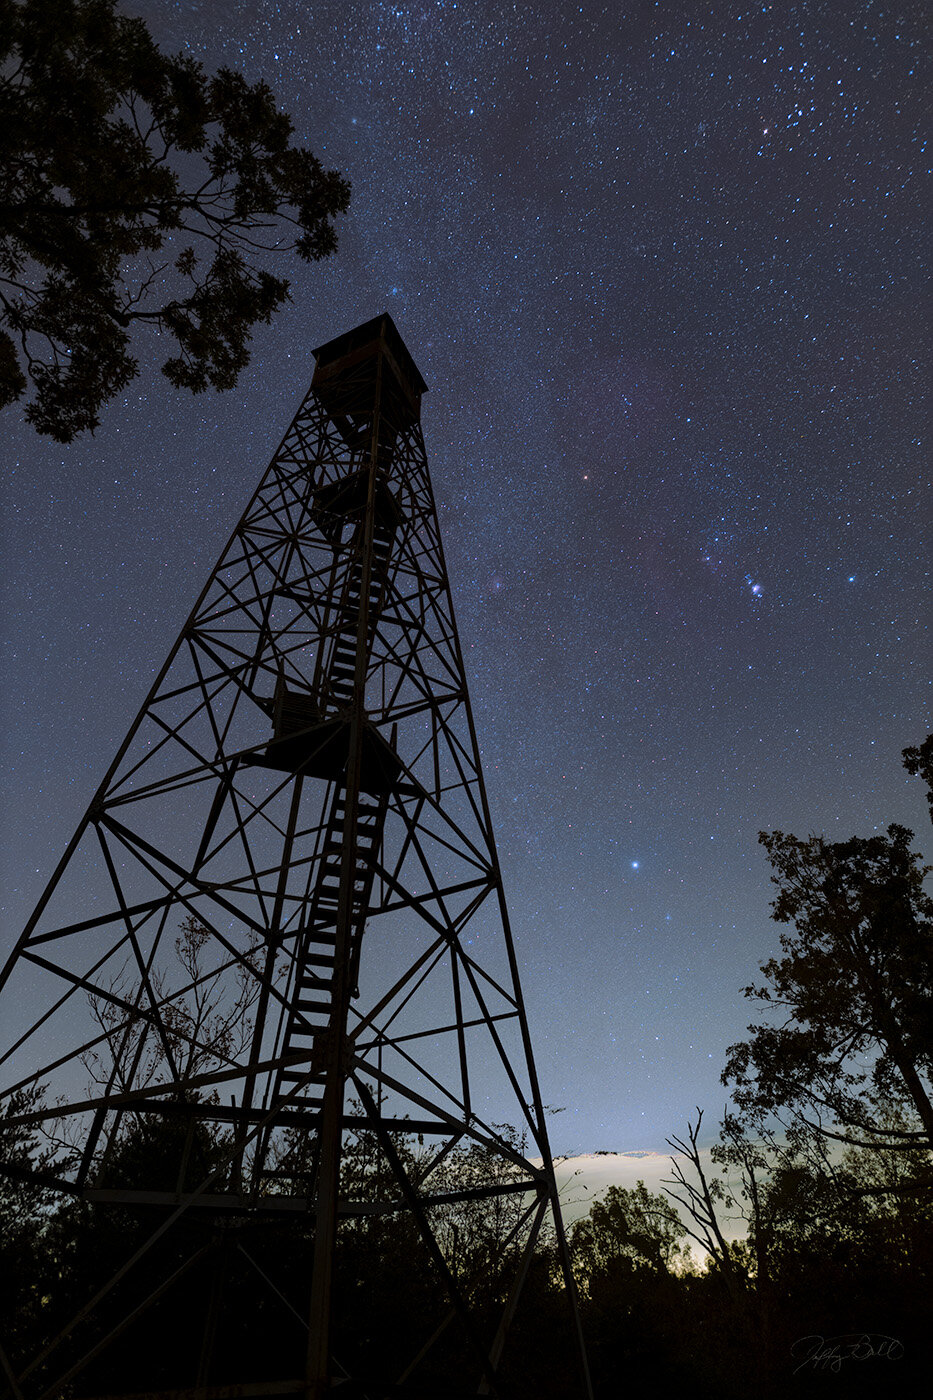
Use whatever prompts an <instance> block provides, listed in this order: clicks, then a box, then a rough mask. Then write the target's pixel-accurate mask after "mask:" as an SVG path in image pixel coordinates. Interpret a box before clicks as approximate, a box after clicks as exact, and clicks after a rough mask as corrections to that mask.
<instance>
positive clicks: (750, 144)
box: [0, 0, 931, 1152]
mask: <svg viewBox="0 0 933 1400" xmlns="http://www.w3.org/2000/svg"><path fill="white" fill-rule="evenodd" d="M124 8H125V10H126V11H127V12H128V13H133V14H139V15H142V16H143V17H144V18H145V19H146V21H147V23H148V24H149V26H150V28H151V30H152V32H153V34H154V35H155V37H156V39H157V40H158V42H159V43H160V44H161V45H162V46H163V47H164V48H167V49H169V50H172V51H176V50H178V49H181V48H187V49H188V50H189V51H190V52H191V53H193V54H194V56H195V57H197V58H198V59H200V60H201V61H202V62H203V63H204V65H205V67H206V68H207V69H209V70H213V69H215V68H217V67H219V66H221V65H224V64H226V65H230V66H234V67H238V68H241V69H242V70H243V71H244V72H245V74H246V75H247V76H248V77H250V78H258V77H262V78H265V79H266V80H267V81H268V82H269V83H270V84H271V85H272V87H273V88H274V91H275V92H276V95H277V96H278V98H279V99H280V101H281V102H282V104H283V105H284V106H285V108H286V109H287V110H288V111H289V112H290V113H291V114H292V116H293V118H294V120H295V124H296V131H297V135H298V136H299V137H300V138H302V139H304V140H307V142H308V143H309V144H310V145H311V147H312V149H313V150H315V152H316V153H317V154H318V155H320V156H321V157H322V159H323V160H324V161H325V163H326V164H328V165H331V166H335V167H337V168H339V169H341V170H343V171H344V172H345V173H346V174H347V175H348V176H349V177H350V179H351V181H352V184H353V199H352V206H351V212H350V214H349V215H348V216H347V218H346V219H344V220H342V221H341V233H340V236H341V246H340V251H339V253H338V255H337V256H336V257H335V258H334V259H332V260H330V261H329V262H328V263H325V264H320V265H318V266H316V267H311V268H306V267H303V266H301V265H300V264H293V265H292V266H291V267H290V268H289V275H293V282H292V293H293V302H292V304H291V306H290V307H289V308H288V309H287V311H286V312H285V313H284V314H282V315H281V316H280V317H279V318H278V320H277V321H276V322H275V324H274V326H273V327H271V328H268V329H266V328H263V329H262V331H261V333H259V334H257V336H256V338H255V353H254V357H253V362H252V364H251V366H250V367H249V369H248V370H247V371H246V372H245V373H244V375H243V376H242V379H241V381H240V384H239V386H238V387H237V388H236V389H235V390H234V391H232V392H231V393H229V394H226V395H223V396H217V395H213V394H211V395H210V396H203V397H200V398H198V399H192V398H191V397H190V396H187V395H182V394H180V393H178V392H177V391H175V390H173V389H172V388H171V387H170V386H169V385H168V383H167V381H165V380H164V379H163V378H162V376H161V375H160V374H159V372H158V366H159V364H160V363H161V361H162V360H163V359H164V358H165V357H166V353H167V352H166V350H165V347H164V346H160V345H159V344H158V342H157V341H155V340H152V341H149V342H146V341H142V342H140V345H139V352H140V361H141V365H142V372H141V375H140V377H139V379H137V380H136V381H135V382H134V383H133V384H132V385H131V386H130V389H129V391H128V393H127V395H126V397H125V398H124V399H122V400H121V401H118V402H117V403H115V404H114V405H112V406H111V407H110V408H109V409H107V410H106V411H105V417H104V421H103V424H102V426H101V428H100V429H99V431H98V432H97V434H96V436H95V437H94V438H90V437H85V438H83V439H81V440H80V441H78V442H77V443H75V444H73V445H71V446H70V447H67V448H62V447H60V446H57V445H56V444H54V443H52V442H50V441H48V440H39V439H36V438H35V437H34V436H33V435H32V434H31V432H30V431H28V430H27V429H25V428H24V427H23V425H22V423H21V421H20V420H19V419H18V418H17V416H16V414H15V413H13V414H11V413H9V412H8V413H7V414H5V415H4V429H5V432H4V443H5V447H4V462H5V473H4V504H3V512H2V521H3V531H4V536H5V541H4V543H5V556H4V557H5V563H4V565H3V571H2V586H3V613H4V625H3V649H4V660H3V669H4V674H5V685H4V697H3V712H2V716H0V719H2V727H3V765H2V771H3V805H4V808H5V811H4V814H3V815H4V827H5V831H6V833H7V835H6V840H5V849H4V895H3V919H4V929H5V932H4V934H3V938H4V941H5V942H6V943H7V944H8V943H9V942H12V940H13V938H14V937H15V935H16V934H17V933H18V931H19V928H20V927H21V925H22V923H23V922H24V920H25V917H26V915H27V914H28V912H29V909H30V908H31V907H32V904H33V903H34V901H35V899H36V897H37V896H38V894H39V893H40V891H41V888H42V886H43V884H44V882H45V879H46V878H47V876H48V874H49V873H50V871H51V868H52V867H53V865H54V863H55V862H56V861H57V859H58V857H59V855H60V854H61V851H62V849H63V847H64V845H65V843H66V841H67V839H68V837H69V836H70V834H71V831H72V830H73V828H74V826H75V824H76V823H77V821H78V819H79V817H80V815H81V813H82V812H83V811H84V808H85V806H86V804H87V802H88V800H89V799H90V797H91V795H92V793H93V790H94V789H95V788H96V786H97V783H98V782H99V780H100V778H101V776H102V774H103V772H104V770H105V768H106V766H107V764H108V763H109V761H110V759H111V757H112V755H113V753H114V751H115V749H116V747H117V744H118V743H119V741H120V740H121V738H122V736H123V734H124V732H125V730H126V728H127V727H128V725H129V723H130V721H131V719H132V717H133V715H134V714H135V712H136V710H137V709H138V707H139V705H140V704H141V702H142V700H143V698H144V695H145V692H146V691H147V689H148V687H149V685H150V683H151V680H152V678H153V676H154V673H155V671H156V670H157V669H158V666H159V665H160V664H161V661H162V660H163V658H164V655H165V653H166V651H167V650H168V648H169V646H170V644H171V642H172V641H173V640H174V637H175V635H176V633H177V631H178V629H179V628H180V626H181V625H182V623H183V621H184V619H185V616H186V615H187V612H188V610H189V608H190V606H191V603H192V602H193V599H194V597H195V595H196V593H197V592H198V591H199V589H200V587H201V585H202V584H203V582H204V580H205V578H206V576H207V574H208V572H209V571H210V569H211V568H212V566H213V563H214V561H215V559H216V557H217V555H218V553H219V551H220V548H221V546H222V544H223V543H224V542H225V540H226V537H227V535H228V533H229V531H230V529H231V528H232V526H233V524H234V523H235V521H236V519H237V518H238V516H239V514H240V512H241V510H242V508H243V506H244V505H245V503H246V501H247V499H248V497H249V496H250V495H251V493H252V491H253V489H254V488H255V485H256V483H257V482H258V480H259V477H260V474H261V472H262V471H263V469H264V468H265V466H266V464H267V462H268V459H269V457H270V456H271V454H272V452H273V450H274V448H275V446H276V445H277V443H278V441H279V439H280V438H281V436H282V434H283V432H284V430H285V428H286V427H287V425H288V423H289V421H290V419H291V417H292V415H293V413H294V411H295V410H296V408H297V407H298V404H299V402H300V400H301V398H302V396H303V394H304V392H305V391H306V389H307V386H308V383H309V380H310V376H311V372H312V368H313V359H312V356H311V347H312V346H314V345H318V344H320V343H321V342H322V341H324V340H326V339H328V338H330V337H331V336H333V335H336V334H339V333H340V332H341V331H343V330H346V329H349V328H350V327H352V326H354V325H356V324H357V323H358V322H360V321H362V320H365V319H367V318H369V317H370V316H373V315H375V314H377V313H378V312H380V311H382V310H389V311H390V312H391V313H392V316H393V317H394V319H395V321H396V323H397V325H398V326H399V329H400V330H401V332H402V335H403V336H404V338H405V340H406V342H407V344H408V346H409V349H410V350H411V352H412V354H413V355H414V358H415V360H416V362H417V364H418V366H419V368H420V370H421V372H422V373H423V375H424V377H425V379H426V380H427V382H428V384H429V386H430V393H429V394H428V395H427V397H426V399H425V405H424V413H423V423H424V431H425V438H426V442H427V447H428V457H429V461H430V463H431V470H432V475H433V480H434V487H435V492H436V494H437V497H438V501H439V504H440V507H441V511H442V529H443V531H444V538H445V544H446V550H447V557H448V565H449V569H450V575H451V580H452V584H453V588H454V597H455V602H456V606H457V609H458V622H459V627H460V634H461V640H462V643H463V646H464V651H465V655H466V659H467V665H468V669H469V673H470V681H471V686H472V698H473V704H474V709H475V713H476V720H477V726H478V730H479V738H480V744H481V748H482V753H483V758H484V762H485V773H486V779H487V784H488V787H489V791H490V800H491V805H492V810H493V817H494V821H495V822H496V828H497V836H498V841H499V849H500V857H501V860H502V865H503V870H504V875H505V880H506V888H507V893H508V895H509V899H510V905H511V910H512V916H513V922H514V927H515V936H516V943H517V947H518V953H519V957H520V962H521V966H522V975H523V983H524V990H525V997H526V1003H527V1008H528V1013H529V1018H530V1021H531V1028H532V1035H533V1038H534V1042H535V1047H536V1054H537V1062H538V1069H539V1074H540V1077H541V1080H542V1090H543V1094H544V1098H545V1101H546V1102H547V1103H548V1104H550V1105H552V1106H553V1107H555V1108H563V1109H564V1110H565V1111H564V1112H562V1113H561V1114H560V1115H559V1116H557V1117H555V1118H554V1119H553V1120H552V1127H551V1131H552V1145H553V1146H554V1148H555V1150H557V1151H560V1152H574V1151H594V1150H597V1149H611V1150H635V1149H644V1150H650V1149H658V1148H663V1144H664V1139H665V1137H666V1136H667V1134H668V1133H670V1132H682V1130H683V1126H684V1123H685V1120H686V1116H687V1115H688V1113H692V1112H693V1109H694V1105H696V1104H699V1105H701V1106H704V1107H705V1108H706V1109H707V1116H708V1121H710V1123H711V1126H712V1124H713V1123H714V1122H715V1120H716V1118H717V1116H718V1114H719V1113H720V1111H721V1109H722V1105H723V1102H724V1099H725V1090H724V1089H723V1088H722V1086H721V1085H720V1084H719V1073H720V1070H721V1067H722V1063H723V1059H724V1050H725V1047H726V1046H727V1045H728V1044H730V1043H731V1042H733V1041H735V1040H736V1039H739V1038H741V1036H742V1034H743V1030H744V1026H745V1024H746V1022H747V1020H748V1018H749V1010H750V1008H749V1007H747V1006H746V1004H745V1003H743V1001H742V998H741V994H740V989H741V987H742V986H743V985H745V984H746V983H747V982H749V981H751V980H752V979H753V978H754V977H755V975H756V973H757V968H758V964H759V962H760V961H762V960H763V959H764V958H765V957H767V956H769V955H770V953H771V952H772V951H774V950H775V949H776V947H777V941H778V933H779V930H778V927H777V926H776V925H774V924H772V923H770V922H769V918H768V900H769V897H770V894H769V884H768V867H767V862H766V860H765V857H764V854H763V852H762V851H761V850H760V848H759V847H758V846H757V844H756V836H757V832H758V830H759V828H761V827H765V826H779V827H781V828H783V829H785V830H791V831H794V832H796V833H797V834H799V835H804V834H806V833H807V832H808V831H811V830H816V831H821V830H822V831H825V832H826V833H827V834H828V835H829V836H830V837H833V838H837V839H843V838H845V837H847V836H850V835H852V834H854V833H860V834H869V833H870V832H872V831H873V830H876V829H879V828H880V827H882V826H883V825H884V824H885V823H886V822H888V821H891V820H897V821H902V822H905V823H906V824H907V825H910V826H913V828H914V829H915V830H916V831H917V832H918V833H921V835H922V838H923V839H924V840H925V842H926V845H927V848H928V849H929V840H928V828H927V830H926V834H925V835H924V828H925V827H926V817H925V814H924V804H923V794H922V791H921V788H920V785H919V784H918V783H917V782H916V780H912V779H910V778H908V777H907V775H906V774H905V773H904V772H903V770H902V769H901V767H900V750H901V749H902V748H903V747H904V745H906V744H908V743H918V742H919V741H920V740H921V739H922V738H923V736H924V735H925V734H926V733H927V732H928V729H929V728H930V720H931V717H930V713H929V702H930V675H931V671H930V664H929V663H930V659H931V657H930V649H929V643H928V638H927V632H926V629H925V620H926V617H927V616H928V607H929V595H928V591H927V567H928V564H929V554H928V548H927V541H928V539H929V514H928V504H929V498H928V497H927V496H926V495H925V489H926V481H925V475H924V457H923V450H922V447H921V437H922V430H923V428H924V421H923V413H922V407H921V387H922V369H923V340H922V322H923V316H922V276H921V270H922V268H923V265H924V261H925V259H924V254H925V251H926V250H925V246H924V244H925V237H924V221H923V202H922V195H921V179H922V174H923V171H924V154H923V140H922V133H921V113H922V102H923V93H924V87H925V86H926V90H927V91H928V90H929V86H928V79H927V83H926V85H925V84H924V74H923V70H922V57H921V55H922V27H921V25H922V11H923V8H924V7H923V6H922V5H921V4H919V3H916V4H914V3H911V2H910V0H908V2H907V3H905V4H903V5H901V6H899V7H898V8H896V9H892V8H891V7H890V6H889V5H887V4H877V3H871V0H862V2H861V3H857V2H856V0H852V3H846V0H830V2H829V3H816V0H814V2H813V3H807V4H793V3H789V4H774V5H761V4H756V5H742V4H733V3H718V4H715V5H709V4H707V5H702V4H696V5H693V4H672V3H656V4H652V3H638V4H631V5H619V4H610V5H604V4H597V3H590V2H589V0H588V2H587V3H584V4H580V5H569V6H566V7H565V6H559V5H557V4H556V3H555V4H551V3H544V0H536V3H515V4H511V3H503V2H502V0H457V3H452V0H424V2H423V3H407V0H397V3H394V4H382V3H357V0H318V3H313V4H312V3H299V2H298V0H282V3H278V4H274V3H269V0H251V3H248V4H247V3H241V2H240V0H188V2H187V3H170V0H132V3H127V4H126V5H125V6H124ZM925 512H926V519H925V518H924V516H925Z"/></svg>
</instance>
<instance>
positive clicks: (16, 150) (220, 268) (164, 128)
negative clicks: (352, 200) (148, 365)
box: [0, 0, 350, 442]
mask: <svg viewBox="0 0 933 1400" xmlns="http://www.w3.org/2000/svg"><path fill="white" fill-rule="evenodd" d="M115 3H116V0H58V3H56V4H54V5H50V4H48V3H47V0H0V133H2V134H0V407H6V406H8V405H9V404H11V403H13V402H15V401H16V400H18V399H21V398H22V397H23V395H24V394H26V392H27V390H28V389H29V387H30V382H31V384H32V387H33V389H34V395H33V397H32V399H31V401H30V402H29V404H28V405H27V407H26V417H27V419H28V420H29V421H30V422H31V423H32V424H33V426H34V427H35V428H36V429H37V430H38V431H39V432H40V433H46V434H49V435H50V436H52V437H53V438H55V439H56V440H58V441H59V442H69V441H71V440H72V439H73V438H74V437H75V435H76V434H77V433H79V432H82V431H84V430H86V429H91V430H93V429H94V428H95V427H96V426H97V424H98V422H99V421H100V410H101V408H102V406H103V405H104V404H105V403H106V402H107V401H108V400H109V399H112V398H113V397H114V396H115V395H116V394H118V393H119V392H120V391H121V390H122V389H124V388H125V387H126V385H127V384H128V383H129V382H130V381H131V380H132V379H133V378H134V376H135V375H136V373H137V372H138V365H137V361H136V359H135V358H134V356H133V354H132V353H131V331H132V330H133V327H134V325H135V324H136V323H139V322H143V323H147V324H149V325H151V326H154V327H156V328H157V329H158V330H159V331H161V332H163V333H164V334H166V335H168V336H170V337H171V339H172V340H173V341H174V343H175V353H174V354H172V355H171V356H170V357H169V358H168V359H167V360H166V361H165V363H164V365H163V366H162V372H163V374H165V375H166V376H167V378H168V379H169V380H170V381H171V382H172V383H173V384H175V385H176V386H178V387H181V388H186V389H190V390H191V391H192V392H194V393H199V392H200V391H202V390H204V389H206V388H208V387H212V388H214V389H218V390H221V389H229V388H231V387H232V386H233V385H234V384H235V383H236V380H237V376H238V374H239V372H240V371H241V370H242V369H243V367H244V366H245V365H246V364H247V363H248V362H249V348H248V347H249V341H250V336H251V332H252V328H253V326H255V325H256V324H257V323H259V322H268V321H269V320H270V319H271V317H272V315H273V313H274V312H275V311H276V310H277V309H278V308H279V307H281V305H282V303H283V302H284V301H285V300H286V298H287V296H288V285H289V284H288V282H287V281H286V280H285V279H284V278H282V277H280V276H277V275H274V274H273V273H272V272H270V271H269V270H268V268H267V267H266V266H265V264H266V262H267V261H268V255H270V254H279V253H283V252H286V251H288V250H292V251H294V252H295V253H296V254H297V255H298V257H299V258H302V259H303V260H304V261H306V262H310V261H315V260H317V259H320V258H324V257H327V256H328V255H329V254H330V253H332V252H334V250H335V249H336V246H337V240H336V233H335V230H334V225H333V222H332V221H333V219H334V216H335V215H337V214H339V213H341V212H343V211H344V210H345V209H346V208H347V204H348V201H349V195H350V187H349V184H348V183H347V181H346V180H345V179H344V177H343V176H342V175H341V174H339V172H337V171H334V170H325V169H324V168H323V166H322V165H321V162H320V161H319V160H318V159H317V157H316V156H314V155H313V154H312V152H311V151H310V150H307V149H304V148H302V147H298V146H293V145H292V144H291V136H292V131H293V127H292V122H291V120H290V118H289V117H288V115H287V114H285V113H284V112H281V111H279V110H278V108H277V106H276V102H275V98H274V96H273V94H272V92H271V91H270V89H269V88H268V87H267V86H266V84H265V83H262V82H258V83H253V84H250V83H248V82H247V81H246V79H245V78H244V77H243V76H242V75H241V74H239V73H235V72H233V71H231V70H230V69H226V68H224V69H221V70H220V71H219V72H218V73H217V74H216V75H214V76H213V77H208V76H206V75H205V73H204V72H203V70H202V68H201V65H200V64H199V63H197V62H195V61H194V60H193V59H191V58H189V57H187V56H186V55H184V54H178V55H174V56H169V55H167V54H164V53H162V52H161V51H160V50H159V48H158V46H157V45H156V43H155V41H154V40H153V38H152V36H151V35H150V33H149V31H148V29H147V28H146V26H145V24H144V23H143V21H142V20H140V19H133V18H128V17H125V16H123V15H119V14H117V13H115Z"/></svg>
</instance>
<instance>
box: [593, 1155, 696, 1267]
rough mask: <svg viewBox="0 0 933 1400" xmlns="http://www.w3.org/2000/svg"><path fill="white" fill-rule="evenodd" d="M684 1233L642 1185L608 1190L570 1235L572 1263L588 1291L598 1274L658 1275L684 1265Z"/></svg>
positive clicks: (670, 1209) (677, 1220)
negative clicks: (638, 1273)
mask: <svg viewBox="0 0 933 1400" xmlns="http://www.w3.org/2000/svg"><path fill="white" fill-rule="evenodd" d="M685 1234H686V1231H685V1229H684V1226H683V1224H682V1222H681V1219H680V1217H679V1216H678V1214H677V1212H676V1211H675V1210H674V1209H673V1207H672V1206H671V1205H670V1203H669V1202H668V1201H667V1200H666V1199H665V1197H664V1196H662V1195H657V1194H655V1193H653V1192H651V1191H649V1190H648V1189H647V1187H646V1186H645V1183H644V1182H643V1181H639V1182H636V1184H635V1186H634V1187H632V1188H631V1189H626V1188H625V1187H623V1186H610V1187H609V1188H608V1190H607V1191H606V1194H605V1196H604V1197H603V1199H602V1200H599V1201H594V1203H593V1205H592V1207H591V1208H590V1213H589V1215H587V1216H586V1217H585V1219H583V1220H579V1221H577V1223H576V1224H575V1225H574V1227H573V1231H572V1234H571V1247H572V1249H573V1257H574V1263H575V1265H576V1267H577V1268H578V1269H579V1271H580V1275H581V1277H582V1278H583V1279H584V1280H586V1282H587V1286H588V1287H591V1286H592V1284H593V1281H594V1280H595V1279H596V1278H598V1277H599V1275H601V1274H603V1275H608V1274H612V1273H619V1272H621V1273H626V1274H631V1273H636V1272H639V1271H647V1272H649V1273H655V1274H661V1273H664V1272H673V1271H675V1270H676V1269H678V1268H683V1267H685V1266H686V1264H687V1261H688V1259H689V1250H688V1249H687V1248H686V1247H685V1246H684V1245H683V1244H682V1240H683V1237H684V1235H685Z"/></svg>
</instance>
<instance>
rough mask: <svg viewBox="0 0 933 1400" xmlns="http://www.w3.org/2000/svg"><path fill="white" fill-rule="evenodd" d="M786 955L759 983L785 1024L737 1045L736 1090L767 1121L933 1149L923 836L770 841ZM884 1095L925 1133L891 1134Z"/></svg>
mask: <svg viewBox="0 0 933 1400" xmlns="http://www.w3.org/2000/svg"><path fill="white" fill-rule="evenodd" d="M759 840H760V841H761V843H762V844H763V845H764V847H765V849H766V850H767V852H768V856H769V858H770V861H771V866H772V870H773V872H774V873H773V875H772V880H773V882H774V884H775V885H776V886H777V889H778V897H777V899H776V900H775V901H774V903H773V905H772V908H773V910H774V918H775V919H776V920H777V921H778V922H779V923H785V924H792V925H793V932H792V933H786V934H782V936H781V946H782V949H783V953H784V956H783V957H781V958H771V959H770V960H769V961H768V962H766V963H765V964H764V965H763V967H762V971H763V972H764V974H765V977H766V979H767V980H766V982H765V983H762V984H759V985H753V986H750V987H746V988H745V995H746V996H747V997H751V998H754V999H755V1000H756V1001H758V1002H759V1003H761V1005H762V1006H763V1007H765V1008H767V1009H772V1008H773V1009H774V1010H775V1011H777V1012H778V1014H779V1016H780V1018H781V1019H780V1021H779V1023H778V1024H773V1023H772V1024H769V1023H763V1024H755V1025H750V1026H749V1028H748V1029H749V1031H750V1032H751V1039H750V1040H748V1041H744V1042H741V1043H739V1044H736V1045H733V1046H730V1048H729V1051H728V1060H727V1063H726V1068H725V1071H724V1074H723V1082H724V1083H732V1084H734V1086H735V1090H734V1095H735V1099H736V1102H737V1103H738V1105H739V1106H740V1108H742V1109H743V1110H745V1111H747V1112H750V1113H752V1114H753V1115H754V1114H761V1113H763V1112H764V1113H767V1112H769V1111H770V1112H775V1111H780V1110H782V1109H790V1110H792V1111H795V1112H797V1113H800V1114H802V1115H803V1116H804V1117H805V1118H806V1117H807V1115H810V1118H809V1119H808V1121H812V1122H813V1123H814V1124H815V1125H816V1126H817V1127H818V1129H819V1130H820V1131H821V1132H823V1133H825V1134H827V1135H828V1136H837V1137H839V1138H840V1139H841V1140H842V1141H844V1142H846V1143H849V1144H850V1145H857V1144H859V1143H864V1142H870V1143H872V1144H874V1145H881V1144H885V1143H886V1144H888V1145H889V1146H890V1147H892V1148H895V1147H903V1148H910V1147H919V1148H929V1147H930V1146H933V1101H931V1082H933V901H931V900H930V899H929V897H928V896H927V895H926V893H925V892H924V889H923V880H924V877H925V875H926V874H927V869H928V868H927V867H924V866H923V865H922V864H921V861H920V856H919V855H918V854H917V853H916V852H914V851H912V850H911V849H910V843H911V840H912V833H911V832H910V831H908V830H907V829H906V828H905V827H901V826H896V825H892V826H891V827H889V829H888V832H887V834H886V835H883V836H874V837H868V838H861V837H853V838H852V840H850V841H843V842H829V841H826V840H825V839H824V838H823V837H821V836H811V837H809V838H808V839H807V840H804V841H802V840H800V839H798V838H797V837H796V836H791V835H785V834H784V833H783V832H780V831H775V832H770V833H768V832H762V833H761V835H760V837H759ZM881 1100H901V1101H903V1102H904V1103H905V1104H906V1105H908V1106H909V1108H910V1110H911V1111H912V1112H913V1114H915V1115H916V1119H917V1126H911V1127H909V1128H893V1127H886V1126H884V1124H883V1123H881V1122H880V1120H879V1112H878V1104H879V1101H881Z"/></svg>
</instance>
